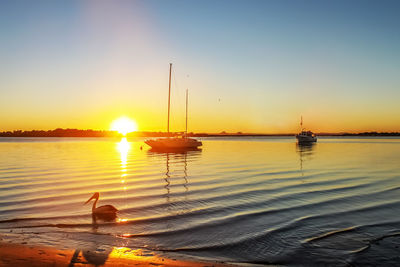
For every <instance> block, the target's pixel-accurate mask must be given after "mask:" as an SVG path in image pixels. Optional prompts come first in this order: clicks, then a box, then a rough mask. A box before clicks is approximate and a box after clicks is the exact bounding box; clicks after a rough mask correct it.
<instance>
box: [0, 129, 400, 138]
mask: <svg viewBox="0 0 400 267" xmlns="http://www.w3.org/2000/svg"><path fill="white" fill-rule="evenodd" d="M183 134H184V132H170V133H167V132H132V133H128V134H127V137H172V136H177V135H183ZM292 135H293V134H254V133H242V132H236V133H227V132H225V131H222V132H220V133H216V134H211V133H193V132H190V133H188V134H187V136H191V137H207V136H209V137H212V136H292ZM317 135H319V136H400V132H374V131H373V132H362V133H318V134H317ZM122 136H123V135H122V134H120V133H118V132H117V131H107V130H91V129H87V130H80V129H62V128H57V129H54V130H48V131H45V130H31V131H22V130H14V131H3V132H0V137H122Z"/></svg>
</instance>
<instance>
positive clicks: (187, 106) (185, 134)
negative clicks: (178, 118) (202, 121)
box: [185, 89, 188, 136]
mask: <svg viewBox="0 0 400 267" xmlns="http://www.w3.org/2000/svg"><path fill="white" fill-rule="evenodd" d="M187 121H188V89H186V127H185V136H187Z"/></svg>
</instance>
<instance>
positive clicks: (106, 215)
mask: <svg viewBox="0 0 400 267" xmlns="http://www.w3.org/2000/svg"><path fill="white" fill-rule="evenodd" d="M99 197H100V194H99V192H96V193H94V194H93V196H92V197H91V198H89V199H88V201H86V203H85V204H87V203H89V202H90V201H91V200H92V199H95V201H94V203H93V206H92V215H94V216H96V217H98V218H100V219H104V220H114V219H115V218H116V217H117V212H118V209H117V208H115V207H114V206H113V205H104V206H100V207H97V208H96V204H97V201H98V200H99Z"/></svg>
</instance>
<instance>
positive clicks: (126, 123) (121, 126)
mask: <svg viewBox="0 0 400 267" xmlns="http://www.w3.org/2000/svg"><path fill="white" fill-rule="evenodd" d="M111 130H112V131H117V132H119V133H121V134H123V135H126V134H127V133H130V132H135V131H137V130H138V126H137V123H136V122H135V121H133V120H131V119H129V118H127V117H122V118H119V119H117V120H115V121H113V123H112V124H111Z"/></svg>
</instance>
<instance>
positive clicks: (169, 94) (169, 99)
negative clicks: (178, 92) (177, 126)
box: [167, 63, 172, 133]
mask: <svg viewBox="0 0 400 267" xmlns="http://www.w3.org/2000/svg"><path fill="white" fill-rule="evenodd" d="M171 71H172V63H169V84H168V123H167V132H168V133H169V110H170V103H171Z"/></svg>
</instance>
